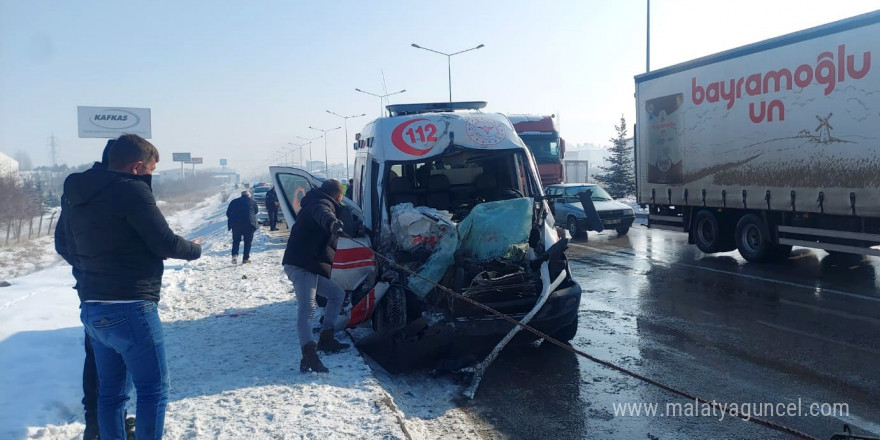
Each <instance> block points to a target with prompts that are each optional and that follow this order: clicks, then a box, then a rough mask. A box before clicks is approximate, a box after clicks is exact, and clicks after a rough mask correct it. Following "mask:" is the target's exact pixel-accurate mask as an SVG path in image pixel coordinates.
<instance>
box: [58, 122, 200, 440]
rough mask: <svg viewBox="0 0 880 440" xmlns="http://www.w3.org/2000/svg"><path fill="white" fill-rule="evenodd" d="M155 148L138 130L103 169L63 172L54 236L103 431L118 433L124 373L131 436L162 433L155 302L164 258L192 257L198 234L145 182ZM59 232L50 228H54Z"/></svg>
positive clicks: (164, 393) (161, 350)
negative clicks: (175, 228) (176, 219)
mask: <svg viewBox="0 0 880 440" xmlns="http://www.w3.org/2000/svg"><path fill="white" fill-rule="evenodd" d="M158 161H159V152H158V151H157V150H156V147H154V146H153V145H152V144H151V143H149V142H148V141H147V140H146V139H143V138H141V137H140V136H137V135H123V136H120V137H119V138H118V139H116V141H115V142H114V143H113V146H112V148H111V149H110V152H109V164H108V168H107V169H100V168H92V169H90V170H88V171H85V172H83V173H76V174H72V175H70V176H69V177H68V178H67V180H66V181H65V182H64V197H63V200H64V203H63V205H62V214H63V221H64V223H63V224H62V225H59V228H62V232H63V234H61V235H62V240H64V242H65V246H60V247H58V249H59V252H62V249H63V252H67V254H64V253H63V254H62V255H63V256H64V258H65V259H66V260H67V261H76V262H77V265H76V269H77V273H78V274H77V282H78V285H77V292H78V293H79V297H80V301H81V312H80V319H81V320H82V323H83V326H84V327H85V330H86V334H87V335H88V338H89V342H90V343H91V346H92V349H93V351H94V355H95V363H96V366H97V375H98V425H99V427H100V431H101V438H102V439H103V440H108V439H123V438H125V430H124V428H125V420H124V408H125V403H126V401H128V393H127V389H126V388H127V384H126V375H131V379H132V382H133V383H134V386H135V389H136V390H137V412H136V414H137V418H136V424H135V432H136V436H137V438H138V439H139V440H149V439H160V438H162V432H163V428H164V422H165V406H166V404H167V401H168V368H167V364H166V360H165V341H164V335H163V333H162V323H161V321H160V320H159V314H158V311H157V305H158V301H159V290H160V287H161V285H162V272H163V270H164V263H163V260H164V259H165V258H180V259H185V260H194V259H196V258H199V256H200V255H201V247H200V246H199V243H200V242H201V240H200V239H197V240H195V241H187V240H186V239H184V238H183V237H180V236H177V235H175V234H174V233H173V232H172V231H171V228H169V227H168V223H167V222H166V221H165V218H164V216H163V215H162V213H161V212H160V211H159V209H158V207H157V206H156V200H155V199H154V198H153V193H152V190H151V187H150V183H151V180H150V178H151V174H152V172H153V170H154V169H155V168H156V163H157V162H158ZM56 239H57V237H56Z"/></svg>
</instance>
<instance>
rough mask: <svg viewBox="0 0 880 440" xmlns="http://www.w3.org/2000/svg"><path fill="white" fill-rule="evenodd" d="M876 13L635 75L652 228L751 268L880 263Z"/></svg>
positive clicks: (640, 184)
mask: <svg viewBox="0 0 880 440" xmlns="http://www.w3.org/2000/svg"><path fill="white" fill-rule="evenodd" d="M878 36H880V11H875V12H871V13H868V14H864V15H859V16H856V17H852V18H849V19H845V20H841V21H837V22H834V23H830V24H827V25H823V26H819V27H815V28H811V29H807V30H804V31H800V32H796V33H793V34H788V35H784V36H781V37H777V38H773V39H770V40H766V41H762V42H759V43H755V44H751V45H748V46H743V47H740V48H737V49H733V50H729V51H726V52H722V53H719V54H715V55H710V56H707V57H704V58H700V59H696V60H693V61H689V62H685V63H682V64H678V65H674V66H671V67H668V68H664V69H660V70H656V71H652V72H649V73H645V74H643V75H639V76H636V78H635V84H636V102H637V124H636V129H635V136H636V144H635V145H636V146H635V152H636V154H635V159H636V184H637V193H638V202H639V203H640V204H643V205H648V206H649V208H650V209H649V211H650V213H649V217H648V222H649V225H650V226H651V227H652V228H661V229H673V230H678V231H684V232H687V233H688V234H689V241H690V242H691V243H693V244H696V245H697V247H699V248H700V250H702V251H703V252H706V253H716V252H726V251H731V250H734V249H738V250H739V252H740V254H742V256H743V257H744V258H745V259H746V260H749V261H769V260H776V259H782V258H786V257H788V255H789V253H790V251H791V247H792V246H805V247H811V248H819V249H825V250H827V251H829V252H832V253H833V252H841V253H852V254H862V255H880V246H878V245H880V65H877V60H876V55H874V51H875V50H877V51H878V53H880V38H878Z"/></svg>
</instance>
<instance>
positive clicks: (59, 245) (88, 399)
mask: <svg viewBox="0 0 880 440" xmlns="http://www.w3.org/2000/svg"><path fill="white" fill-rule="evenodd" d="M113 141H115V139H110V140H108V141H107V145H105V146H104V152H103V153H102V154H101V161H100V162H95V163H94V165H92V169H94V170H106V169H107V166H108V164H109V163H110V146H111V145H113ZM65 204H67V199H66V197H64V195H62V196H61V205H62V206H64V205H65ZM66 226H67V222H66V221H65V218H64V211H63V210H62V212H61V215H60V216H59V217H58V225H57V226H56V227H55V252H57V253H58V254H59V255H61V256H62V257H63V258H64V259H65V261H67V263H69V264H70V266H71V271H72V272H73V278H74V280H76V281H77V282H78V280H79V271H80V269H79V262H78V261H77V260H76V244H75V243H73V242H72V241H71V243H69V244H68V243H67V240H66V237H67V233H68V231H67V230H66ZM73 288H74V290H76V289H77V288H79V286H78V285H74V286H73ZM83 330H85V329H83ZM84 333H85V335H84V336H85V337H84V338H83V348H85V352H86V357H85V361H84V362H83V399H82V404H83V410H84V413H85V419H86V420H85V421H86V429H85V431H83V440H98V439H99V438H100V432H99V429H98V367H97V366H96V365H95V352H94V350H92V344H91V342H89V334H88V332H85V331H84ZM128 425H129V424H128V423H127V424H126V428H128V427H129V426H128ZM132 434H133V432H132Z"/></svg>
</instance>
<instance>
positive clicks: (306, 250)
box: [282, 179, 348, 373]
mask: <svg viewBox="0 0 880 440" xmlns="http://www.w3.org/2000/svg"><path fill="white" fill-rule="evenodd" d="M342 191H343V189H342V184H341V183H340V182H339V181H338V180H335V179H328V180H325V181H324V183H323V184H321V187H320V188H315V189H312V190H310V191H309V192H308V193H306V195H305V196H304V197H303V198H302V202H301V207H302V208H301V209H300V211H299V213H297V215H296V222H295V223H294V224H293V227H291V229H290V238H289V239H288V240H287V248H286V249H285V250H284V258H283V259H282V264H283V266H284V273H285V274H286V275H287V278H288V279H289V280H290V281H291V282H292V283H293V290H294V293H295V294H296V302H297V322H296V332H297V334H298V336H299V344H300V347H301V349H302V361H300V364H299V369H300V371H301V372H303V373H306V372H308V371H315V372H319V373H326V372H328V371H330V370H328V369H327V367H325V366H324V364H322V363H321V359H319V358H318V353H317V350H321V351H323V352H326V353H334V352H337V351H340V350H343V349H345V348H348V344H343V343H341V342H339V341H337V340H336V339H335V338H334V333H335V331H336V330H335V329H334V327H333V324H334V323H335V321H336V320H335V318H336V317H337V316H339V312H340V310H341V309H342V301H343V299H344V298H345V291H344V290H342V288H341V287H339V285H338V284H336V282H334V281H331V280H330V270H331V269H332V267H333V258H334V256H335V255H336V243H337V241H338V240H339V234H340V233H341V232H342V222H341V221H339V219H338V218H337V215H338V214H337V212H338V210H339V209H340V207H341V206H340V204H339V203H340V202H342ZM316 294H318V295H321V296H323V297H325V298H327V307H326V308H325V310H326V312H325V313H324V323H323V325H322V327H321V335H320V337H319V338H318V344H317V345H316V344H315V342H314V341H313V340H312V333H311V325H310V324H311V320H312V317H313V316H314V314H315V295H316Z"/></svg>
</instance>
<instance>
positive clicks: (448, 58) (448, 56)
mask: <svg viewBox="0 0 880 440" xmlns="http://www.w3.org/2000/svg"><path fill="white" fill-rule="evenodd" d="M411 46H412V47H414V48H416V49H423V50H427V51H428V52H434V53H436V54H440V55H444V56H445V57H446V68H447V70H448V71H449V102H452V57H453V56H454V55H458V54H460V53H465V52H470V51H472V50H477V49H480V48H482V47H483V45H482V44H481V45H479V46H476V47H472V48H470V49H465V50H460V51H458V52H455V53H446V52H440V51H439V50H434V49H428V48H427V47H422V46H419V45H418V44H416V43H413V44H412V45H411Z"/></svg>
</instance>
